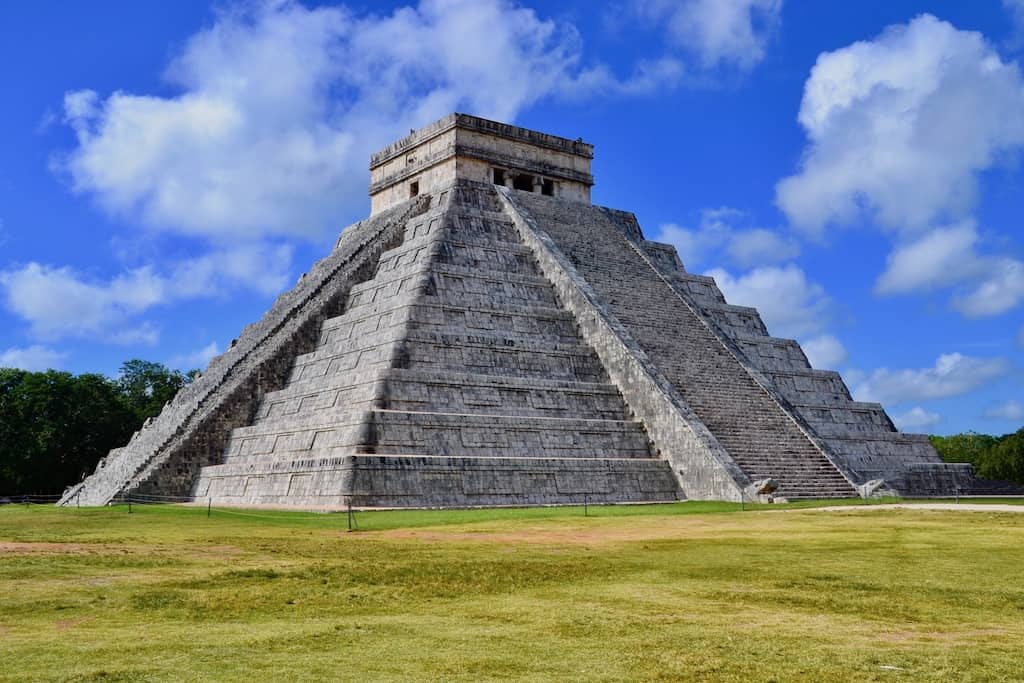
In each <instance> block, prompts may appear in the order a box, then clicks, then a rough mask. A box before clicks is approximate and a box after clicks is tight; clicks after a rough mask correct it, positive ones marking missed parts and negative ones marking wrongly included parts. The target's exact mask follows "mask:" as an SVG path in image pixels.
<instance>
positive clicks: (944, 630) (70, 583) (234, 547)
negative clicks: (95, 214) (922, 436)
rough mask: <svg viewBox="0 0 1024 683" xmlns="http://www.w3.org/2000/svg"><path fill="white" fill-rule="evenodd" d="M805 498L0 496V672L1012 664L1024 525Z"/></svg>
mask: <svg viewBox="0 0 1024 683" xmlns="http://www.w3.org/2000/svg"><path fill="white" fill-rule="evenodd" d="M802 505H805V504H802ZM802 505H796V504H794V505H790V506H772V507H769V508H767V509H766V508H764V507H758V508H755V509H750V508H749V506H748V509H747V510H746V511H743V512H741V511H739V510H737V507H738V506H736V505H730V504H721V503H687V504H676V505H658V506H628V507H627V506H624V507H618V506H617V507H597V508H590V509H589V510H588V513H589V516H587V517H584V516H583V510H582V508H527V509H502V510H458V511H395V512H361V513H357V515H356V519H357V522H358V524H359V526H360V531H359V532H358V533H346V531H345V529H346V526H347V521H346V515H345V514H343V513H341V514H319V515H318V514H308V513H287V512H284V513H281V512H269V511H262V510H261V511H237V510H236V511H230V512H229V511H222V510H214V511H213V513H212V515H211V516H210V517H209V518H208V517H207V516H206V510H205V509H204V508H181V507H171V506H158V507H150V506H145V507H141V508H140V507H138V506H133V514H131V515H129V514H127V509H126V508H124V507H118V508H104V509H82V510H74V509H53V508H49V507H30V508H25V507H21V506H5V507H3V508H0V680H5V681H6V680H10V681H36V680H39V681H43V680H45V681H50V680H66V681H181V680H186V681H188V680H194V681H200V680H203V681H206V680H245V681H250V682H255V681H264V680H266V681H292V680H294V681H308V680H352V681H368V680H453V681H478V680H488V679H491V680H493V679H504V680H513V679H514V680H537V681H542V680H544V681H547V680H609V681H612V680H726V681H770V680H777V681H794V680H796V681H801V680H803V681H823V680H828V681H833V680H862V681H921V680H925V681H927V680H933V681H947V680H968V681H988V680H1020V679H1021V677H1022V674H1021V665H1020V644H1021V643H1022V642H1024V584H1022V582H1021V581H1020V579H1019V576H1020V571H1021V567H1022V566H1024V515H1013V514H1001V513H997V512H980V513H960V512H930V511H904V510H878V509H872V508H871V506H867V505H851V506H850V509H849V510H844V511H841V512H819V511H811V510H805V509H803V507H802ZM787 508H788V510H787Z"/></svg>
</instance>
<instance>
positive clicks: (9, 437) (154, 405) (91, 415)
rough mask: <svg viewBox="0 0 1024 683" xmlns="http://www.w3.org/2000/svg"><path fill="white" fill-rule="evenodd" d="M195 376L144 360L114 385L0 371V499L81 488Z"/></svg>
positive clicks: (129, 365)
mask: <svg viewBox="0 0 1024 683" xmlns="http://www.w3.org/2000/svg"><path fill="white" fill-rule="evenodd" d="M197 372H198V371H197V370H192V371H190V372H188V373H183V372H180V371H178V370H172V369H170V368H167V367H166V366H164V365H162V364H160V363H153V362H149V361H144V360H139V359H134V360H130V361H128V362H126V363H124V364H123V365H122V366H121V372H120V374H119V375H118V376H117V377H116V378H113V379H112V378H109V377H106V376H104V375H100V374H93V373H86V374H81V375H72V374H71V373H68V372H59V371H57V370H47V371H46V372H28V371H26V370H17V369H12V368H0V495H12V494H46V495H53V494H59V493H61V492H62V491H63V490H64V488H65V487H67V486H70V485H71V484H75V483H77V482H79V481H81V479H82V477H83V476H85V475H86V474H89V473H91V472H92V471H93V470H94V469H95V467H96V463H97V462H99V460H100V458H102V457H103V456H105V455H106V454H107V453H108V452H109V451H110V449H111V448H117V447H118V446H123V445H124V444H126V443H127V442H128V439H130V438H131V436H132V434H133V433H134V432H135V431H136V430H138V429H139V428H140V427H141V426H142V423H143V422H145V421H146V418H149V417H152V416H155V415H157V414H159V413H160V411H161V409H162V408H163V406H164V403H166V402H167V401H170V400H171V399H172V398H174V395H175V394H176V393H178V390H179V389H181V388H182V387H183V386H185V385H187V384H189V383H190V382H191V381H192V379H193V378H194V377H195V375H196V373H197Z"/></svg>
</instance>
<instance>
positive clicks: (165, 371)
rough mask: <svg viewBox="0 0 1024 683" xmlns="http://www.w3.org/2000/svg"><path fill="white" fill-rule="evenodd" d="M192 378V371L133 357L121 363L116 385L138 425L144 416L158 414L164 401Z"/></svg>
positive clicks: (170, 397)
mask: <svg viewBox="0 0 1024 683" xmlns="http://www.w3.org/2000/svg"><path fill="white" fill-rule="evenodd" d="M193 377H194V374H193V373H189V374H184V373H182V372H180V371H179V370H172V369H170V368H168V367H167V366H165V365H163V364H161V363H153V362H151V361H145V360H141V359H138V358H133V359H132V360H130V361H127V362H125V363H124V365H122V366H121V374H120V375H119V376H118V379H117V384H118V387H120V390H121V393H122V394H123V396H124V398H125V400H126V401H127V402H128V406H129V407H130V408H131V409H132V411H134V413H135V415H136V417H137V418H138V419H139V423H140V424H141V423H142V422H143V421H144V420H145V419H146V418H147V417H152V416H154V415H159V414H160V411H161V410H162V409H163V407H164V404H165V403H167V402H168V401H170V400H171V399H172V398H174V395H175V394H177V393H178V391H179V390H180V389H181V388H182V387H184V386H185V385H187V384H191V383H192V379H193Z"/></svg>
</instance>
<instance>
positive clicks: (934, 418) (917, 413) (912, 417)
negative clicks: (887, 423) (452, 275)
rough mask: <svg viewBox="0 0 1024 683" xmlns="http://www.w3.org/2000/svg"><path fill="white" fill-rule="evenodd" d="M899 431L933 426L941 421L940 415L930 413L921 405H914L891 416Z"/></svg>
mask: <svg viewBox="0 0 1024 683" xmlns="http://www.w3.org/2000/svg"><path fill="white" fill-rule="evenodd" d="M892 421H893V422H895V423H896V426H897V427H899V429H900V431H908V430H909V431H913V430H918V429H927V428H929V427H934V426H935V425H937V424H939V423H940V422H942V416H941V415H939V414H938V413H930V412H928V411H927V410H925V409H924V408H922V407H921V406H914V407H913V408H911V409H910V410H908V411H907V412H905V413H900V414H898V415H893V416H892Z"/></svg>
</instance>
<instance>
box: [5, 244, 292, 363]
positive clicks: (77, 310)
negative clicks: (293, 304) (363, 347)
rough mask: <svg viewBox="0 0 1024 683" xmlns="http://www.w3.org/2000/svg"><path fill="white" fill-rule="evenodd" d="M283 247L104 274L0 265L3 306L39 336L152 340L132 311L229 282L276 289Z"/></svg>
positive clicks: (285, 255) (284, 266)
mask: <svg viewBox="0 0 1024 683" xmlns="http://www.w3.org/2000/svg"><path fill="white" fill-rule="evenodd" d="M291 253H292V249H291V247H289V246H281V245H279V246H273V245H265V244H256V245H240V246H239V247H235V248H231V249H223V250H219V251H212V252H209V253H206V254H203V255H201V256H199V257H197V258H194V259H185V260H182V261H179V262H176V263H172V264H170V265H169V267H168V268H167V269H166V272H158V271H157V270H156V269H155V268H153V267H151V266H144V267H141V268H136V269H132V270H128V271H126V272H124V273H121V274H119V275H117V276H115V277H113V278H110V279H108V280H103V279H94V278H89V277H87V276H85V275H83V274H81V273H78V272H76V271H74V270H73V269H71V268H68V267H54V266H48V265H44V264H40V263H36V262H32V263H28V264H26V265H24V266H21V267H18V268H13V269H9V270H6V271H2V272H0V289H2V293H3V296H4V303H5V305H6V307H7V309H8V310H10V311H11V312H12V313H14V314H16V315H18V316H19V317H21V318H22V319H24V320H25V321H27V322H28V323H29V326H30V331H31V333H32V334H33V335H34V336H36V337H38V338H40V339H47V340H53V339H59V338H63V337H87V338H93V339H100V340H103V341H108V342H111V343H117V344H138V343H147V344H152V343H156V341H157V340H158V338H159V331H158V330H157V329H156V328H155V327H153V326H152V324H150V323H145V322H143V323H141V324H140V323H131V322H130V321H132V320H133V318H134V317H135V316H137V315H139V314H141V313H143V312H145V311H147V310H149V309H150V308H152V307H154V306H157V305H161V304H167V303H172V302H175V301H183V300H188V299H195V298H200V297H211V296H219V295H224V294H226V293H228V292H231V291H234V290H237V289H248V290H252V291H256V292H258V293H261V294H270V293H274V292H277V291H279V290H280V289H281V288H282V287H283V286H284V285H285V283H286V282H287V278H288V265H289V262H290V260H291Z"/></svg>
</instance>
